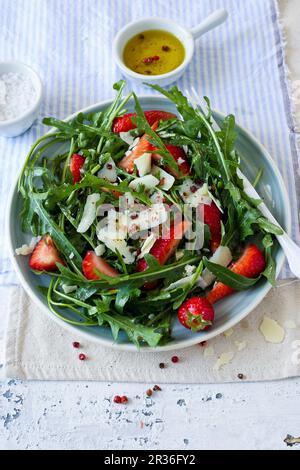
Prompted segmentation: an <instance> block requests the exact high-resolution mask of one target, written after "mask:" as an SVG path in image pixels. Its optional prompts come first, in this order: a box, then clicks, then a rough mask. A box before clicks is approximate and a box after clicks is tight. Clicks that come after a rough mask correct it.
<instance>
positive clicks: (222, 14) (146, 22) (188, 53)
mask: <svg viewBox="0 0 300 470" xmlns="http://www.w3.org/2000/svg"><path fill="white" fill-rule="evenodd" d="M227 16H228V13H227V11H226V10H224V9H221V10H217V11H215V12H214V13H212V14H211V15H209V16H208V17H207V18H205V19H204V20H203V21H202V22H201V23H200V24H199V25H198V26H195V27H194V28H192V29H190V30H189V29H187V28H184V27H183V26H181V25H179V24H177V23H175V22H174V21H171V20H168V19H165V18H155V17H154V18H144V19H141V20H138V21H134V22H132V23H129V24H127V25H126V26H124V28H122V29H121V30H120V31H119V32H118V34H117V35H116V37H115V39H114V42H113V56H114V59H115V61H116V63H117V65H118V67H119V69H120V70H121V72H122V73H123V75H125V77H126V78H128V79H130V80H133V81H135V82H137V83H142V82H147V83H152V84H158V85H160V86H166V85H169V84H170V83H172V82H175V81H176V80H177V79H178V78H179V77H181V75H182V74H183V72H184V70H185V69H186V67H187V66H188V65H189V63H190V61H191V59H192V57H193V54H194V49H195V40H196V39H198V38H199V37H200V36H202V35H203V34H204V33H206V32H208V31H210V30H211V29H212V28H215V27H216V26H218V25H220V24H221V23H223V22H224V21H225V20H226V18H227ZM149 29H158V30H164V31H168V32H169V33H172V34H173V35H174V36H176V37H177V38H178V39H179V41H181V43H182V44H183V46H184V48H185V58H184V61H183V62H182V64H180V65H179V66H178V67H177V68H176V69H174V70H172V71H171V72H167V73H164V74H161V75H152V76H149V75H143V74H140V73H137V72H134V71H133V70H131V69H130V68H128V67H127V66H126V65H125V63H124V60H123V53H124V47H125V46H126V44H127V42H128V41H129V39H131V38H132V37H133V36H135V35H137V34H139V33H142V32H143V31H147V30H149Z"/></svg>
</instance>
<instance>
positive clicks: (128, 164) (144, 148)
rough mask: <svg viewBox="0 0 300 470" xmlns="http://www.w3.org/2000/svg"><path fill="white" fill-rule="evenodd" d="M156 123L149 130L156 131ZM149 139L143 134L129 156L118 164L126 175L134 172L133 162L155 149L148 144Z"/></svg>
mask: <svg viewBox="0 0 300 470" xmlns="http://www.w3.org/2000/svg"><path fill="white" fill-rule="evenodd" d="M157 126H158V122H155V123H154V124H153V125H152V127H151V129H152V130H153V131H156V129H157ZM149 138H150V137H149V136H148V135H147V134H144V135H143V136H142V137H141V138H140V141H139V143H138V144H137V145H136V147H134V149H133V150H132V151H131V152H130V154H129V155H126V156H125V157H124V158H122V160H121V161H120V163H119V167H120V168H123V170H125V171H127V173H132V172H133V170H134V160H136V159H137V158H139V157H141V156H142V155H143V154H144V153H147V152H151V151H152V150H154V149H155V147H154V146H153V145H152V144H151V143H150V142H149V140H148V139H149Z"/></svg>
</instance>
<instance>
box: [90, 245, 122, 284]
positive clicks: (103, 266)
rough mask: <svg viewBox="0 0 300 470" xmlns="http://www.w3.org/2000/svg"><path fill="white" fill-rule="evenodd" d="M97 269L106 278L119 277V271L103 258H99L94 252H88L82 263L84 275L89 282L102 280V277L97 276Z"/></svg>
mask: <svg viewBox="0 0 300 470" xmlns="http://www.w3.org/2000/svg"><path fill="white" fill-rule="evenodd" d="M95 269H96V270H97V271H99V272H100V273H102V274H104V275H105V276H110V277H116V276H119V273H118V271H116V270H115V269H114V268H113V267H111V266H110V265H109V264H108V263H107V262H106V261H105V260H104V259H103V258H101V256H97V255H96V253H95V252H94V251H88V252H87V253H86V255H85V257H84V260H83V261H82V271H83V274H84V275H85V277H86V278H87V279H89V280H93V281H96V280H97V279H101V277H100V276H98V274H96V272H95Z"/></svg>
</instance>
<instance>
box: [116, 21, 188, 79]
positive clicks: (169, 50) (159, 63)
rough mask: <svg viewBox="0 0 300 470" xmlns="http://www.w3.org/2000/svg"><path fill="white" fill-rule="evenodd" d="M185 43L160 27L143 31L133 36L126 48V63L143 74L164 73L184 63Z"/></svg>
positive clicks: (124, 55)
mask: <svg viewBox="0 0 300 470" xmlns="http://www.w3.org/2000/svg"><path fill="white" fill-rule="evenodd" d="M184 56H185V49H184V46H183V44H182V43H181V42H180V41H179V39H177V37H176V36H174V35H173V34H171V33H169V32H168V31H163V30H159V29H151V30H148V31H143V32H142V33H139V34H137V35H136V36H133V38H131V39H130V40H129V41H128V42H127V44H126V46H125V48H124V54H123V60H124V63H125V65H126V66H127V67H128V68H130V69H131V70H133V71H134V72H136V73H140V74H142V75H162V74H164V73H167V72H171V71H172V70H174V69H176V68H177V67H178V66H179V65H180V64H182V62H183V60H184Z"/></svg>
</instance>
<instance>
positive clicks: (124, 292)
mask: <svg viewBox="0 0 300 470" xmlns="http://www.w3.org/2000/svg"><path fill="white" fill-rule="evenodd" d="M140 295H141V290H140V289H137V288H134V287H133V286H132V285H131V283H128V284H125V285H123V286H122V287H120V289H118V293H117V296H116V300H115V307H116V310H117V311H118V312H119V313H123V309H124V307H125V305H126V304H127V302H128V301H129V300H133V299H136V298H138V297H139V296H140Z"/></svg>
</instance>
